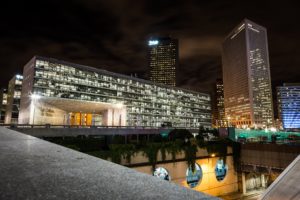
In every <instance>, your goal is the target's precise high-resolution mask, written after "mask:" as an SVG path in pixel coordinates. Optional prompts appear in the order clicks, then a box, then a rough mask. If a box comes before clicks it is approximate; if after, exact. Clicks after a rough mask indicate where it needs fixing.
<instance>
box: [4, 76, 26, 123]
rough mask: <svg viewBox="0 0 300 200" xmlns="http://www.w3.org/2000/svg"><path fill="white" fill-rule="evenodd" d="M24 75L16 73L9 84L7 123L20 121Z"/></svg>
mask: <svg viewBox="0 0 300 200" xmlns="http://www.w3.org/2000/svg"><path fill="white" fill-rule="evenodd" d="M22 81H23V76H21V75H15V76H14V77H13V78H12V79H11V80H10V81H9V84H8V91H7V105H6V111H5V123H6V124H15V123H18V118H19V110H20V99H21V91H22Z"/></svg>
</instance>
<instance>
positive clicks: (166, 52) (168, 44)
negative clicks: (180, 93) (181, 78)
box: [148, 37, 179, 86]
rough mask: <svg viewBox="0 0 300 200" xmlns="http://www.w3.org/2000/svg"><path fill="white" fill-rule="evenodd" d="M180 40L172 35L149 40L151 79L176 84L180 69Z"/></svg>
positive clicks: (156, 81)
mask: <svg viewBox="0 0 300 200" xmlns="http://www.w3.org/2000/svg"><path fill="white" fill-rule="evenodd" d="M178 58H179V56H178V40H177V39H174V38H170V37H158V38H151V39H150V40H149V41H148V64H149V68H150V80H151V81H153V82H155V83H162V84H165V85H170V86H176V69H178V65H179V64H178V63H179V60H178Z"/></svg>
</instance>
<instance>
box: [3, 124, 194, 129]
mask: <svg viewBox="0 0 300 200" xmlns="http://www.w3.org/2000/svg"><path fill="white" fill-rule="evenodd" d="M0 126H3V127H9V128H99V129H110V128H115V129H162V130H164V129H165V130H170V129H193V130H198V128H193V127H157V126H92V125H91V126H90V125H52V124H0Z"/></svg>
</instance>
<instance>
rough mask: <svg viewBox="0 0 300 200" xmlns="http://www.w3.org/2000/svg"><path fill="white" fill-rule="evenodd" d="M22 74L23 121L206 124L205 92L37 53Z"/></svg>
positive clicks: (208, 118) (207, 102)
mask: <svg viewBox="0 0 300 200" xmlns="http://www.w3.org/2000/svg"><path fill="white" fill-rule="evenodd" d="M23 76H24V80H23V87H22V96H21V110H20V117H19V122H20V123H22V124H46V123H49V124H68V125H107V126H154V127H158V126H161V124H163V123H164V122H167V123H168V124H172V126H173V127H195V128H198V127H200V126H204V127H207V128H208V127H211V106H210V102H211V101H210V95H209V94H205V93H198V92H194V91H189V90H185V89H181V88H176V87H171V86H166V85H163V84H157V83H153V82H150V81H146V80H143V79H139V78H136V77H132V76H126V75H122V74H117V73H112V72H109V71H106V70H101V69H96V68H92V67H88V66H83V65H78V64H74V63H69V62H65V61H60V60H56V59H53V58H45V57H40V56H36V57H33V58H32V59H31V60H30V61H29V62H28V63H27V64H26V65H25V67H24V73H23Z"/></svg>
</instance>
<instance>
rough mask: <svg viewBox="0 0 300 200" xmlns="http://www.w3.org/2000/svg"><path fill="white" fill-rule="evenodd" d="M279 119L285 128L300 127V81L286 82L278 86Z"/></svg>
mask: <svg viewBox="0 0 300 200" xmlns="http://www.w3.org/2000/svg"><path fill="white" fill-rule="evenodd" d="M276 89H277V105H278V114H279V119H280V121H281V122H282V126H283V128H284V129H300V83H285V84H283V86H278V87H277V88H276Z"/></svg>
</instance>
